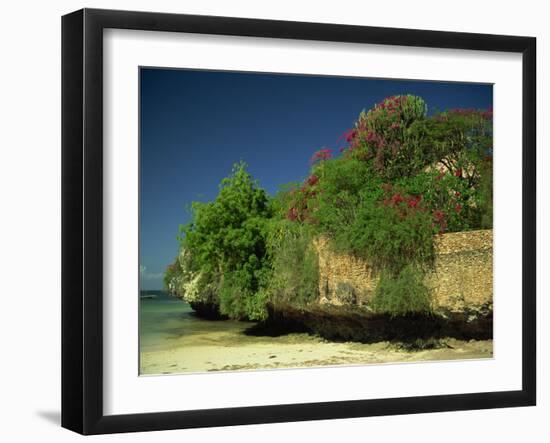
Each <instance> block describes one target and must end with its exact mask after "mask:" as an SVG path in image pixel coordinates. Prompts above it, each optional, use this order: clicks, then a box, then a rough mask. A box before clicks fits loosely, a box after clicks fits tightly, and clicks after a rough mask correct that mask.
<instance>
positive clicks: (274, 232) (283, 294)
mask: <svg viewBox="0 0 550 443" xmlns="http://www.w3.org/2000/svg"><path fill="white" fill-rule="evenodd" d="M268 251H269V256H270V259H271V266H272V271H271V275H270V280H269V285H268V288H267V292H268V296H269V300H270V301H271V302H272V303H273V304H278V303H292V304H294V305H296V306H303V305H305V304H307V303H308V302H310V301H312V300H316V299H317V298H318V296H319V262H318V255H317V251H316V250H315V246H314V231H313V229H312V228H311V227H310V226H308V225H306V224H298V223H291V222H289V221H287V220H276V221H274V222H273V223H272V225H271V229H270V236H269V241H268Z"/></svg>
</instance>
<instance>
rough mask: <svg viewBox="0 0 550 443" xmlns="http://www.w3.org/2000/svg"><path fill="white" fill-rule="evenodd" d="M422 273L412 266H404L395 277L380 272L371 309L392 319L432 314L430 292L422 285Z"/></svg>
mask: <svg viewBox="0 0 550 443" xmlns="http://www.w3.org/2000/svg"><path fill="white" fill-rule="evenodd" d="M423 279H424V272H423V271H422V270H420V269H418V268H417V267H415V266H414V265H407V266H405V267H404V268H403V269H402V270H401V271H400V272H399V273H398V274H397V275H393V274H391V273H388V272H387V271H386V272H382V274H381V276H380V281H379V282H378V285H377V287H376V290H375V294H374V299H373V303H372V307H373V309H374V310H375V311H376V312H379V313H383V314H389V315H390V316H392V317H395V316H404V315H409V314H430V313H431V312H432V299H431V292H430V290H429V288H428V287H426V285H425V284H424V281H423Z"/></svg>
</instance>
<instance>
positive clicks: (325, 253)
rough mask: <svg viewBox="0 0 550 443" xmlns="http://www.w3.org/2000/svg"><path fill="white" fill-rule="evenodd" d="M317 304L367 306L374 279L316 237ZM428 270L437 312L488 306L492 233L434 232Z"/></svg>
mask: <svg viewBox="0 0 550 443" xmlns="http://www.w3.org/2000/svg"><path fill="white" fill-rule="evenodd" d="M316 246H317V250H318V253H319V277H320V278H319V290H320V294H321V296H320V297H321V298H320V303H321V304H331V305H359V306H365V307H368V306H369V303H370V301H371V300H372V298H373V296H374V290H375V288H376V284H377V281H378V277H377V275H376V273H375V272H373V270H372V268H371V267H370V266H369V264H368V263H367V262H366V261H364V260H361V259H358V258H355V257H352V256H348V255H339V254H335V253H334V252H332V251H331V250H330V247H329V245H328V244H327V240H326V239H319V240H318V241H317V245H316ZM435 247H436V259H435V267H434V270H433V271H431V272H429V273H428V274H427V275H426V284H427V285H428V287H430V288H432V291H433V292H432V293H433V296H434V305H435V306H434V307H435V309H436V310H437V311H439V312H468V311H485V310H492V302H493V231H492V230H480V231H466V232H455V233H450V234H443V235H438V236H437V237H436V239H435Z"/></svg>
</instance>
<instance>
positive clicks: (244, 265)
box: [180, 163, 270, 319]
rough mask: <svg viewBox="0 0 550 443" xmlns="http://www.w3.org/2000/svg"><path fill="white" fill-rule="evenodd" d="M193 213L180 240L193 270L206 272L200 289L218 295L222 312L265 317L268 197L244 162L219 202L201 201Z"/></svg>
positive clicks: (227, 181)
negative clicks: (263, 293)
mask: <svg viewBox="0 0 550 443" xmlns="http://www.w3.org/2000/svg"><path fill="white" fill-rule="evenodd" d="M192 211H193V221H192V222H191V223H190V224H188V225H185V226H182V228H181V233H182V237H181V240H180V241H181V249H182V250H186V251H189V254H190V256H191V257H192V259H191V261H190V263H188V268H189V269H191V270H195V271H196V272H200V279H199V280H198V282H197V285H198V288H197V291H199V292H200V291H205V293H212V292H213V293H215V294H216V296H217V298H218V300H217V302H218V303H219V307H220V311H221V313H222V314H225V315H228V316H230V317H232V318H250V319H259V318H261V317H262V316H263V315H264V313H263V312H262V310H261V309H259V308H258V306H257V305H258V303H259V302H258V300H257V298H258V297H259V296H258V291H259V289H260V287H261V285H262V281H263V279H265V272H266V271H265V269H264V268H265V267H266V265H267V263H266V234H267V233H266V221H267V219H269V217H270V208H269V205H268V198H267V194H266V193H265V191H264V190H263V189H261V188H259V186H258V184H257V183H256V182H255V181H254V180H253V179H252V177H251V176H250V174H249V173H248V172H247V171H246V165H245V164H244V163H239V164H237V165H235V166H234V168H233V172H232V174H231V175H230V176H229V177H227V178H225V179H223V180H222V182H221V185H220V192H219V194H218V196H217V197H216V199H215V200H214V201H212V202H208V203H199V202H195V203H193V205H192ZM260 298H261V297H260ZM259 304H260V305H261V304H262V303H259Z"/></svg>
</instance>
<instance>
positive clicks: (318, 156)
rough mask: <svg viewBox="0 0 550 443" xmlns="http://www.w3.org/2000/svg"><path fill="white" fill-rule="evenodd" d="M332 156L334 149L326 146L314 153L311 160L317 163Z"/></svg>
mask: <svg viewBox="0 0 550 443" xmlns="http://www.w3.org/2000/svg"><path fill="white" fill-rule="evenodd" d="M331 157H332V149H328V148H324V149H320V150H319V151H317V152H316V153H315V154H313V156H312V157H311V160H310V162H311V163H315V162H317V161H323V160H328V159H330V158H331Z"/></svg>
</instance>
